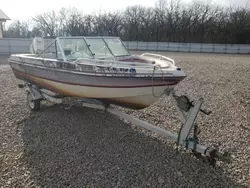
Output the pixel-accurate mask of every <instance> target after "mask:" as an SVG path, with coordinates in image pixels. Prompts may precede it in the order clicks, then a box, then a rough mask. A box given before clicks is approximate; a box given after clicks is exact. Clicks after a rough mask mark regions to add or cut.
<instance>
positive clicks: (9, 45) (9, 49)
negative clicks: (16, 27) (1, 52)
mask: <svg viewBox="0 0 250 188" xmlns="http://www.w3.org/2000/svg"><path fill="white" fill-rule="evenodd" d="M6 40H8V45H9V54H12V52H11V45H10V39H6Z"/></svg>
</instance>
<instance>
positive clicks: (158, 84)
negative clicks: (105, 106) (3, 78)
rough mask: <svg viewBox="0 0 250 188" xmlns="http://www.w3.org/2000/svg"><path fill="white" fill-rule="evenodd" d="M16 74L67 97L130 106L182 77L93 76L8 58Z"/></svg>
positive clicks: (146, 103) (147, 102)
mask: <svg viewBox="0 0 250 188" xmlns="http://www.w3.org/2000/svg"><path fill="white" fill-rule="evenodd" d="M10 65H11V68H12V70H13V73H14V74H15V76H16V78H18V79H20V80H24V81H27V82H30V83H33V84H36V85H37V86H40V87H42V88H45V89H49V90H51V91H54V92H57V93H59V94H63V95H65V96H71V97H84V98H95V99H99V100H103V101H105V102H107V103H111V104H117V105H120V106H123V107H128V108H131V109H143V108H146V107H148V106H150V105H151V104H153V103H154V102H156V101H157V100H158V99H159V98H158V97H157V96H160V95H161V94H162V93H163V92H164V91H165V90H166V89H167V88H169V87H174V86H175V85H176V84H178V83H179V82H180V81H181V80H182V79H183V78H177V77H174V78H169V80H168V81H162V80H161V79H158V80H154V82H152V80H151V79H150V78H138V77H107V76H94V75H86V74H83V73H78V72H74V71H66V70H61V69H56V68H54V69H53V68H50V67H41V66H40V67H39V66H34V65H28V64H23V63H21V62H10Z"/></svg>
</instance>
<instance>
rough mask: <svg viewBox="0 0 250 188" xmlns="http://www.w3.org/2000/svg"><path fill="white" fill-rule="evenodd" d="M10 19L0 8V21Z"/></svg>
mask: <svg viewBox="0 0 250 188" xmlns="http://www.w3.org/2000/svg"><path fill="white" fill-rule="evenodd" d="M6 20H10V18H9V17H8V16H7V15H6V14H5V13H4V12H3V11H2V10H1V9H0V21H6Z"/></svg>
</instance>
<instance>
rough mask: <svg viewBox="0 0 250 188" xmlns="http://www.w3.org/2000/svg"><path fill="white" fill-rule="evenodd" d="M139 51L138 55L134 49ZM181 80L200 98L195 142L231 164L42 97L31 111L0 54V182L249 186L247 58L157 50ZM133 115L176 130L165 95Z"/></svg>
mask: <svg viewBox="0 0 250 188" xmlns="http://www.w3.org/2000/svg"><path fill="white" fill-rule="evenodd" d="M136 53H140V52H136ZM165 55H167V56H170V57H171V58H174V59H175V60H176V63H177V64H178V65H180V66H181V67H182V68H183V69H184V71H185V72H186V73H187V75H188V77H187V78H186V79H185V80H184V81H183V82H182V83H180V84H179V85H178V87H177V88H176V89H177V91H178V93H181V94H188V95H189V96H190V97H191V99H197V98H199V97H203V98H204V99H205V103H204V105H203V106H204V107H207V108H209V109H211V110H212V111H213V114H212V115H210V116H204V115H200V116H199V118H198V121H199V123H200V124H199V125H200V128H201V131H202V132H201V134H200V138H201V141H202V143H204V144H208V145H213V144H220V146H221V147H223V148H225V149H227V150H230V151H231V152H232V153H233V155H234V157H235V158H234V159H233V161H232V163H231V164H225V163H221V162H220V163H218V165H217V167H216V168H215V169H214V168H213V167H211V166H209V165H208V164H205V163H203V162H201V161H199V160H197V159H196V158H195V157H193V156H192V155H191V154H190V152H187V151H184V150H180V151H179V152H177V153H176V150H175V147H174V146H175V145H174V144H173V143H172V142H168V141H166V140H164V139H163V138H161V137H158V136H157V135H155V134H152V133H151V132H148V131H145V130H144V129H140V128H136V127H134V126H131V125H129V124H126V123H124V122H123V121H121V120H119V119H117V118H115V117H113V116H111V115H109V114H106V113H104V112H101V111H98V110H93V109H87V108H78V107H72V108H70V109H68V108H66V106H62V105H54V104H51V103H48V102H44V103H43V106H42V109H41V111H39V112H36V113H32V112H30V111H29V109H28V107H27V105H26V98H25V97H26V96H25V95H24V91H23V90H21V89H19V88H17V86H16V83H17V82H18V81H17V80H16V79H15V78H14V75H13V74H12V72H11V70H9V69H8V67H6V65H2V64H6V63H7V57H1V59H0V64H1V65H0V93H1V97H0V111H1V112H0V187H250V144H249V143H250V115H249V111H250V96H249V91H250V82H249V80H250V56H243V55H241V56H240V55H214V54H213V55H212V54H188V53H165ZM125 111H126V112H128V113H133V114H134V115H135V116H137V117H140V118H141V119H145V120H147V121H149V122H154V123H155V124H156V125H158V126H160V127H163V128H168V129H171V130H177V128H178V127H179V125H178V124H177V123H178V122H179V121H178V119H177V117H176V112H175V110H174V109H173V106H172V102H171V101H170V100H169V99H161V100H160V101H159V102H158V103H156V104H155V105H153V106H151V107H149V108H148V109H146V110H141V111H137V112H136V111H132V110H125Z"/></svg>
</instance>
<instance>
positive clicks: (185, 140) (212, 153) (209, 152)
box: [18, 83, 231, 166]
mask: <svg viewBox="0 0 250 188" xmlns="http://www.w3.org/2000/svg"><path fill="white" fill-rule="evenodd" d="M18 86H19V88H25V91H26V93H27V102H28V105H29V107H30V109H31V110H32V111H38V110H39V109H40V101H42V100H48V101H51V102H54V103H58V104H66V105H71V106H82V107H89V108H95V109H100V110H104V111H107V112H109V113H111V114H113V115H116V116H118V117H119V118H121V119H124V120H127V121H129V122H131V123H132V124H133V125H136V126H139V127H143V128H145V129H147V130H150V131H152V132H154V133H156V134H159V135H161V136H163V137H165V138H168V139H169V140H172V141H174V142H175V143H176V144H177V149H178V146H183V147H185V148H186V149H189V150H191V151H192V152H193V154H194V156H195V157H197V158H199V159H202V160H203V161H205V162H207V163H209V164H210V165H212V166H215V165H216V161H224V162H226V163H230V161H231V155H230V153H228V152H226V151H221V150H220V149H219V148H218V147H213V148H210V147H208V146H204V145H201V144H199V138H198V134H199V131H198V125H197V123H196V122H195V120H196V117H197V115H198V113H199V112H202V113H204V114H206V115H209V114H210V113H211V111H206V110H203V109H201V106H202V103H203V101H204V100H203V99H202V98H201V99H199V100H198V101H196V102H193V101H190V100H189V98H188V97H187V96H177V95H176V94H175V91H174V89H170V90H166V92H165V94H166V95H168V96H171V97H173V98H174V101H175V103H176V107H177V110H178V111H179V113H180V116H181V121H182V125H181V127H180V129H179V131H178V133H173V132H170V131H166V130H164V129H161V128H159V127H157V126H155V125H152V124H149V123H147V122H145V121H142V120H140V119H138V118H135V117H133V116H131V115H128V114H126V113H124V112H121V111H119V110H116V109H115V108H113V107H111V106H110V105H109V104H105V103H103V102H102V101H99V100H96V99H85V98H83V99H76V98H72V97H70V99H68V97H65V96H62V95H58V94H56V93H54V92H51V91H49V90H45V89H42V88H39V87H38V86H36V85H32V84H30V83H24V84H18ZM48 92H49V93H48ZM191 131H192V132H193V134H191Z"/></svg>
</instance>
